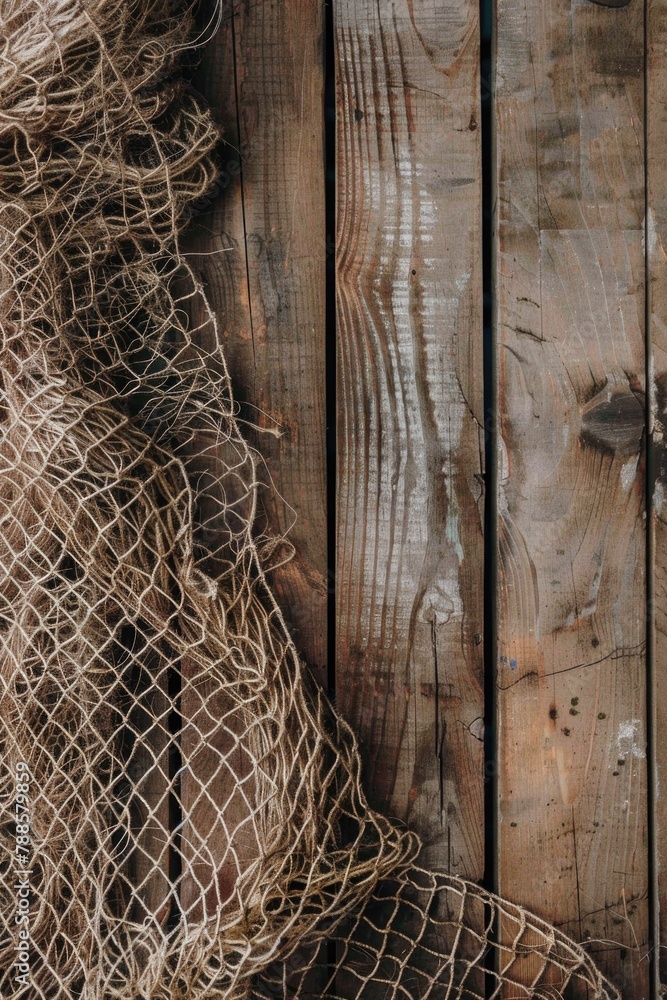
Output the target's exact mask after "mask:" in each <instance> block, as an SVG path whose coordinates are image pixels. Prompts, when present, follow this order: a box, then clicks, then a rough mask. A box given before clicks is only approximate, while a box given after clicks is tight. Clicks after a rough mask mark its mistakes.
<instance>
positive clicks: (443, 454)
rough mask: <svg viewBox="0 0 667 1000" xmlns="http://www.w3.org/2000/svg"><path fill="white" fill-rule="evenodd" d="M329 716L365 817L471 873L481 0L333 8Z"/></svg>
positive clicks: (477, 626)
mask: <svg viewBox="0 0 667 1000" xmlns="http://www.w3.org/2000/svg"><path fill="white" fill-rule="evenodd" d="M335 44H336V59H337V109H338V114H337V120H338V129H337V137H338V141H337V246H338V251H337V294H338V313H337V315H338V394H337V400H338V492H337V503H338V519H337V636H336V648H337V665H336V691H337V700H338V705H339V707H340V709H341V710H342V711H343V714H344V715H345V716H346V717H347V718H348V719H349V721H350V722H351V724H352V725H353V727H354V729H355V730H356V732H357V733H358V734H359V735H360V738H361V745H362V753H363V755H364V760H365V787H366V789H367V791H368V793H369V794H370V799H371V801H372V802H373V803H374V804H375V805H376V806H379V807H380V808H382V809H384V810H386V811H388V812H389V813H390V814H393V815H395V816H398V817H400V818H401V819H404V820H407V821H408V822H409V823H410V824H411V825H412V826H413V827H414V828H416V829H417V830H419V831H420V832H421V834H422V835H423V836H424V838H425V840H426V842H427V845H428V848H427V857H428V858H429V859H430V860H431V861H432V862H434V863H437V864H439V865H441V866H444V867H445V868H447V869H449V870H451V871H453V872H458V873H462V874H466V875H469V876H471V877H473V878H478V877H480V876H481V875H482V871H483V852H484V844H483V837H484V823H483V744H482V741H481V738H482V730H483V715H484V709H483V680H482V672H483V666H482V651H483V642H482V629H483V574H482V568H483V549H482V546H483V540H482V523H483V479H482V476H483V457H484V456H483V452H484V439H483V426H482V425H483V422H484V421H483V415H482V411H483V386H482V320H481V305H482V301H481V300H482V296H481V232H480V229H481V183H480V182H481V178H480V140H479V136H480V130H479V124H478V123H479V121H480V112H479V92H480V87H479V26H478V4H477V2H476V0H475V2H473V0H466V2H461V0H439V2H433V0H395V2H393V3H391V4H388V3H387V4H378V3H375V2H371V0H339V2H338V3H337V5H336V8H335Z"/></svg>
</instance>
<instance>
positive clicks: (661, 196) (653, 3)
mask: <svg viewBox="0 0 667 1000" xmlns="http://www.w3.org/2000/svg"><path fill="white" fill-rule="evenodd" d="M647 29H648V45H647V49H646V52H647V60H648V65H647V73H648V79H647V87H646V95H647V101H648V105H647V108H646V121H647V149H646V155H647V179H648V192H647V208H648V211H647V226H646V235H647V247H646V249H647V262H648V277H649V295H650V298H649V314H648V315H649V338H650V339H649V343H650V346H651V365H650V370H651V374H652V378H651V384H650V387H649V389H650V394H651V395H650V404H651V406H650V415H651V417H652V426H651V428H650V430H651V439H652V456H651V457H652V468H651V478H652V481H653V489H652V494H651V498H650V510H651V519H650V526H651V531H652V555H653V558H652V566H651V584H652V588H651V589H652V603H651V609H650V611H651V614H650V618H649V620H650V622H651V626H652V639H653V649H652V654H653V677H652V680H653V684H652V690H651V701H652V716H653V719H652V721H653V724H654V733H655V741H654V747H655V756H656V759H655V772H654V775H653V779H654V782H655V783H654V789H653V794H654V796H655V798H654V803H655V805H654V808H655V832H656V837H655V847H656V859H655V860H656V861H657V871H656V883H655V890H656V892H655V901H656V903H657V907H658V910H659V914H658V916H659V920H658V921H657V923H658V926H657V927H656V928H655V931H654V940H655V946H656V949H657V952H656V954H657V961H656V963H655V971H656V973H657V975H658V977H659V981H660V982H663V983H664V982H667V800H666V798H665V795H664V792H662V793H661V789H664V788H665V787H666V786H667V740H665V738H664V733H665V732H666V731H667V676H666V675H665V665H666V664H667V451H666V449H665V445H666V443H667V442H666V441H665V430H666V429H667V176H666V173H667V171H666V167H665V149H667V78H666V77H665V67H666V66H667V4H665V2H664V0H648V15H647Z"/></svg>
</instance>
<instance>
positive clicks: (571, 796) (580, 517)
mask: <svg viewBox="0 0 667 1000" xmlns="http://www.w3.org/2000/svg"><path fill="white" fill-rule="evenodd" d="M611 6H612V5H611V4H607V5H594V4H590V3H587V2H585V0H577V2H575V3H571V2H570V0H550V2H546V0H530V2H529V0H500V2H499V4H498V10H497V15H498V34H497V94H496V123H497V156H498V216H499V223H498V224H499V248H498V259H497V272H496V280H497V290H498V309H499V315H498V393H499V421H500V439H499V491H498V558H499V588H500V591H499V607H498V613H499V663H498V675H497V681H498V689H499V720H498V722H499V725H498V742H497V753H498V765H499V789H498V790H499V889H500V892H501V893H503V894H505V895H507V896H509V897H510V898H512V899H515V900H519V901H520V902H521V903H522V904H524V905H526V906H529V907H532V908H533V909H534V910H535V911H537V912H538V913H539V914H541V915H542V916H544V917H546V918H548V919H550V920H553V921H554V922H556V923H557V924H558V925H559V926H560V927H562V928H563V929H564V930H566V931H567V932H569V933H571V934H572V935H573V936H574V937H576V938H578V939H579V940H590V951H591V953H592V954H593V955H594V956H595V957H596V959H597V960H598V961H599V963H600V965H601V967H602V968H603V969H604V971H605V972H606V973H607V974H608V975H610V976H611V977H612V978H613V979H614V981H615V982H616V983H617V984H618V985H619V987H620V988H621V989H622V991H623V995H624V996H626V997H630V996H636V997H641V996H645V995H646V993H645V989H646V985H647V979H648V969H649V963H648V962H647V961H646V958H645V956H646V950H647V944H648V932H649V925H648V902H647V890H648V879H649V875H648V848H647V838H648V827H647V774H646V717H645V645H646V643H645V639H646V595H645V520H644V517H645V434H644V416H645V414H644V381H645V380H644V371H645V343H644V310H645V295H644V285H645V282H644V249H643V242H642V238H643V217H644V135H643V120H644V107H643V96H644V35H643V29H644V24H643V7H642V4H635V3H631V4H630V5H629V6H628V7H624V8H622V9H614V10H611V9H609V7H611ZM613 6H616V5H613Z"/></svg>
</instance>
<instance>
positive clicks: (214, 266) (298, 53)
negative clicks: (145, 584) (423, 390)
mask: <svg viewBox="0 0 667 1000" xmlns="http://www.w3.org/2000/svg"><path fill="white" fill-rule="evenodd" d="M209 6H210V7H211V9H212V5H209ZM323 16H324V10H323V5H322V4H321V3H320V2H319V0H293V2H290V3H287V4H285V3H282V2H279V0H266V2H262V3H261V4H257V3H255V2H253V0H241V2H239V0H235V2H232V0H223V2H222V23H221V26H220V29H219V30H218V32H217V34H216V36H215V39H214V40H213V42H212V43H211V44H210V45H209V46H208V48H207V51H206V54H205V56H204V59H203V62H202V66H201V69H200V71H199V74H198V76H197V78H196V81H195V82H196V84H197V86H198V88H199V89H200V90H201V91H202V93H203V94H204V95H205V96H206V97H207V99H208V100H209V101H210V102H211V104H212V106H213V110H214V114H215V116H216V118H217V120H218V121H219V122H220V123H221V125H222V127H223V129H224V138H225V140H226V142H225V145H224V146H223V147H222V149H221V152H220V177H219V181H218V187H217V190H216V192H214V194H215V195H216V196H217V197H216V198H215V199H214V200H213V210H212V211H211V212H210V213H208V214H206V215H204V216H203V217H202V218H201V219H200V221H199V224H198V226H196V227H195V228H194V231H193V233H192V235H191V238H190V247H191V248H192V250H193V251H196V252H197V253H198V254H199V258H198V259H197V257H196V256H195V257H193V258H192V259H191V261H190V263H192V264H193V265H194V267H195V269H196V271H197V272H198V274H199V275H200V277H201V278H202V281H203V283H204V287H205V289H206V292H207V296H208V298H209V301H210V303H211V305H212V306H213V308H214V310H215V312H216V314H217V316H218V323H219V328H220V334H221V338H222V344H223V349H224V352H225V357H226V360H227V364H228V367H229V369H230V373H231V377H232V383H233V387H234V394H235V397H236V400H237V402H239V403H240V405H241V420H242V429H243V430H244V432H245V434H246V437H247V439H248V440H249V441H250V443H251V444H252V445H253V446H254V447H255V449H256V450H257V453H258V455H259V456H260V464H259V474H260V478H262V480H263V482H264V483H265V484H266V485H265V488H264V489H262V490H260V494H259V505H260V513H259V517H258V523H257V531H258V533H261V532H265V533H266V535H267V536H268V538H274V539H275V538H279V537H280V536H281V535H283V534H286V535H287V536H288V541H289V543H291V546H293V549H294V558H293V559H291V560H289V561H288V562H285V563H284V564H283V565H281V566H280V567H279V568H278V569H276V570H275V571H274V572H273V573H272V574H271V583H272V585H273V588H274V592H275V594H276V597H277V599H278V602H279V603H280V605H281V608H282V609H283V610H284V612H285V613H286V615H287V617H288V619H289V625H290V627H291V628H292V631H293V635H294V638H295V642H296V646H297V649H298V651H299V654H300V656H301V657H302V658H303V659H304V661H305V662H306V663H307V664H308V665H309V667H310V668H311V669H312V670H313V672H314V673H315V674H316V676H317V677H318V679H319V680H320V681H321V682H322V683H325V682H326V672H327V613H326V607H327V502H326V454H325V403H326V394H325V373H326V359H325V312H324V310H325V285H324V269H325V259H326V235H325V219H324V108H323V99H324V95H323V87H324V58H323ZM288 552H289V550H288V547H287V546H282V547H281V548H279V549H278V550H277V551H276V553H275V556H274V561H275V562H276V563H279V562H281V561H283V560H284V559H285V557H286V556H287V555H288Z"/></svg>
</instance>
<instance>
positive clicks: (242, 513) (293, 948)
mask: <svg viewBox="0 0 667 1000" xmlns="http://www.w3.org/2000/svg"><path fill="white" fill-rule="evenodd" d="M0 27H1V37H0V45H1V49H0V333H1V347H0V350H1V352H2V355H1V358H0V372H1V393H2V396H1V408H0V650H1V662H0V678H1V684H0V744H1V748H2V762H1V765H0V810H1V813H2V815H1V822H0V869H1V878H0V995H1V996H2V997H20V996H28V997H31V998H33V997H34V998H43V1000H71V998H85V1000H138V998H146V1000H148V998H151V1000H158V998H162V1000H172V998H179V997H180V998H188V1000H199V998H201V1000H204V998H206V1000H209V998H216V997H218V998H223V997H224V998H227V1000H232V998H233V1000H236V998H245V997H257V998H259V997H275V996H284V997H305V996H308V995H310V996H324V997H331V998H333V997H344V998H361V997H369V998H370V997H374V998H375V997H379V996H381V997H386V998H389V997H399V996H400V997H416V996H419V997H427V996H428V997H434V998H435V997H445V996H446V997H449V996H456V997H459V996H464V995H465V996H471V997H480V998H481V997H485V996H490V995H493V996H496V995H498V996H500V995H501V994H502V995H503V996H512V997H520V996H529V995H533V994H537V993H539V994H540V995H544V994H547V993H548V994H549V995H551V994H553V993H554V992H562V991H563V990H564V989H565V988H566V987H567V986H568V984H569V985H573V984H577V983H578V984H579V987H580V988H581V990H585V991H587V992H588V993H589V994H590V995H592V996H607V995H610V994H611V992H612V991H611V990H610V987H608V986H607V985H606V984H605V983H604V981H603V980H602V978H601V977H600V975H599V973H598V972H597V970H596V969H595V967H594V965H593V963H592V962H591V960H590V959H589V957H588V956H587V955H586V954H585V952H584V951H582V949H581V948H579V947H578V946H577V945H575V944H574V943H572V942H570V941H569V940H568V939H567V938H565V937H564V936H563V935H561V934H560V933H559V932H557V931H556V930H555V929H554V928H553V927H550V926H549V925H547V924H545V923H543V922H541V921H540V920H538V919H536V918H533V917H531V916H529V915H528V914H526V913H525V912H524V911H523V910H521V909H520V908H518V907H515V906H513V905H511V904H509V903H505V902H502V901H501V900H499V899H497V898H495V897H493V896H491V895H489V894H486V893H484V892H483V891H482V890H480V889H479V888H478V887H477V886H475V885H472V884H469V883H466V882H464V881H462V880H460V879H458V878H455V877H451V876H447V875H444V874H432V873H429V872H427V871H425V870H422V869H421V868H419V867H417V855H418V851H419V842H418V839H417V838H416V837H415V836H414V835H413V834H411V833H409V832H407V831H405V830H402V829H399V828H398V827H396V826H394V825H392V823H390V822H389V821H388V820H387V819H385V818H384V817H382V816H380V815H378V814H376V813H375V812H373V811H372V810H370V809H369V807H368V805H367V804H366V801H365V799H364V795H363V792H362V789H361V785H360V763H359V756H358V752H357V747H356V744H355V740H354V736H353V734H352V733H351V732H350V730H349V728H348V727H347V726H346V725H345V723H344V722H343V721H342V720H341V719H340V718H338V717H337V715H336V714H335V712H334V711H333V710H332V708H331V706H330V705H329V704H328V703H327V701H326V699H325V698H324V696H323V695H322V693H321V692H320V691H319V690H318V689H317V688H316V687H315V686H314V685H313V684H312V683H311V682H310V680H309V678H307V677H306V676H305V675H304V673H303V670H302V668H301V666H300V664H299V660H298V657H297V655H296V652H295V649H294V646H293V644H292V642H291V640H290V637H289V635H288V632H287V630H286V627H285V624H284V621H283V618H282V617H281V614H280V612H279V610H278V608H277V606H276V604H275V602H274V599H273V597H272V595H271V592H270V589H269V587H268V586H267V582H266V578H265V572H264V562H265V559H266V557H267V547H269V546H267V544H264V543H263V541H262V539H261V538H257V537H254V535H253V522H254V511H255V503H256V494H257V477H256V475H255V460H254V458H253V455H252V453H251V451H250V450H249V448H248V447H247V445H246V443H245V441H244V439H243V437H242V436H241V434H240V432H239V427H238V424H237V421H236V416H235V412H236V411H235V406H234V401H233V399H232V394H231V391H230V382H229V377H228V373H227V369H226V366H225V360H224V357H223V355H222V352H221V350H220V346H219V341H218V336H217V332H216V321H215V316H214V315H212V313H211V310H210V309H209V306H208V304H207V302H206V299H205V296H204V295H203V293H202V289H201V287H200V285H199V283H198V281H197V279H196V277H195V275H194V274H193V272H192V270H191V269H190V268H189V267H188V264H187V261H186V259H185V258H184V256H183V255H182V254H181V252H180V250H179V243H178V237H179V232H180V231H181V229H182V228H183V227H184V225H185V223H186V221H187V218H188V214H189V206H190V205H192V204H193V203H195V202H197V200H200V199H202V198H205V197H206V196H207V192H209V191H210V189H211V186H212V185H213V183H214V181H215V175H216V168H215V163H214V150H215V146H216V143H217V142H218V140H219V135H218V130H217V128H216V126H215V125H214V123H213V121H212V119H211V116H210V114H209V112H208V110H207V109H206V108H205V107H204V105H203V102H202V100H201V99H200V98H199V97H198V96H197V95H196V94H195V93H194V92H193V91H192V90H191V89H190V88H189V86H188V85H187V83H185V82H184V81H183V80H182V79H181V78H180V77H179V66H180V64H181V61H182V58H183V56H184V54H185V53H187V51H188V46H189V45H190V44H191V39H192V37H193V31H194V27H193V17H192V11H191V10H189V9H184V8H183V6H182V5H181V4H180V3H179V2H178V0H0ZM493 942H495V943H493Z"/></svg>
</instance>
